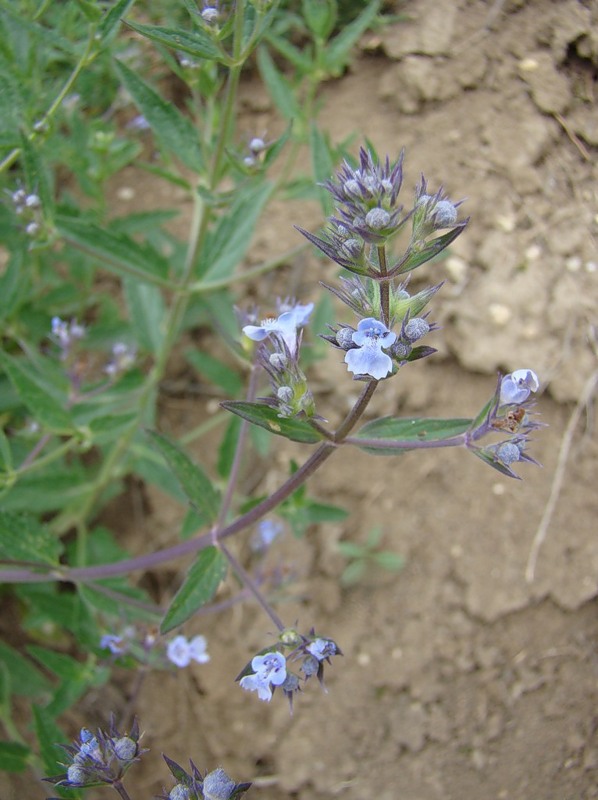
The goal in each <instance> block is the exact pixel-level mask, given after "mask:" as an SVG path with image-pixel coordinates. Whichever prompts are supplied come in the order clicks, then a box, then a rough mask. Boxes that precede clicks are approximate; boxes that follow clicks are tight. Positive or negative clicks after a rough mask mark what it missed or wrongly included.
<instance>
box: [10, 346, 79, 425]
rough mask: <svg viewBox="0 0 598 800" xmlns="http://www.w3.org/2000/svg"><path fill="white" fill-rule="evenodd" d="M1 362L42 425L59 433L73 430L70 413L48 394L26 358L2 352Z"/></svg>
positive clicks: (18, 392)
mask: <svg viewBox="0 0 598 800" xmlns="http://www.w3.org/2000/svg"><path fill="white" fill-rule="evenodd" d="M0 364H1V365H2V367H3V368H4V370H5V372H6V374H7V375H8V377H9V379H10V382H11V383H12V385H13V386H14V388H15V391H16V392H17V394H18V395H19V398H20V400H21V401H22V403H23V404H24V405H26V406H27V408H28V409H29V411H30V412H31V413H32V414H33V416H34V417H35V419H36V420H37V421H38V422H39V423H40V424H41V425H43V426H44V427H45V428H49V429H50V430H52V431H55V432H57V433H63V434H66V433H69V432H70V431H72V429H73V423H72V420H71V418H70V416H69V414H68V413H67V411H65V409H64V408H63V406H62V405H61V404H60V403H59V402H58V400H55V399H54V397H52V396H51V395H49V394H48V392H47V387H45V386H44V385H42V383H41V381H40V380H39V379H38V377H37V376H36V375H33V374H32V372H31V369H30V367H29V368H28V367H27V365H26V363H25V359H22V358H13V357H12V356H9V355H7V354H6V353H0Z"/></svg>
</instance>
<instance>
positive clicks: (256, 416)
mask: <svg viewBox="0 0 598 800" xmlns="http://www.w3.org/2000/svg"><path fill="white" fill-rule="evenodd" d="M221 406H222V407H223V408H226V409H227V411H232V412H233V414H238V415H239V416H240V417H243V419H246V420H247V421H248V422H251V423H252V424H253V425H259V426H260V428H265V429H266V430H267V431H270V433H275V434H277V435H278V436H284V437H285V439H291V440H292V441H293V442H304V443H307V444H314V443H315V442H321V441H322V436H321V435H320V434H319V433H318V432H317V431H316V430H314V429H313V428H312V426H311V425H310V424H309V423H308V422H304V421H303V420H300V419H285V418H284V417H279V416H278V413H277V411H276V409H275V408H271V407H270V406H267V405H264V404H262V403H247V402H245V401H244V400H240V401H226V402H224V403H221Z"/></svg>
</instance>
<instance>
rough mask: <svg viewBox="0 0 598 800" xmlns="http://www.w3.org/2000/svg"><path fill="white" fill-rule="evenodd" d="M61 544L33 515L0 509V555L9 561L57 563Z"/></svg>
mask: <svg viewBox="0 0 598 800" xmlns="http://www.w3.org/2000/svg"><path fill="white" fill-rule="evenodd" d="M61 549H62V548H61V545H60V542H59V541H58V539H56V537H55V536H54V535H53V534H52V532H51V531H50V530H49V529H48V528H46V527H45V526H44V525H42V524H41V523H39V522H38V521H37V520H36V519H34V518H33V517H28V516H25V515H24V514H16V513H14V512H11V511H4V510H2V511H0V556H1V557H2V558H5V559H8V560H10V561H33V562H38V563H43V564H52V565H54V564H58V556H59V555H60V551H61Z"/></svg>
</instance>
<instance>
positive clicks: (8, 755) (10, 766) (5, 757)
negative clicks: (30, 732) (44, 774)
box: [0, 742, 31, 772]
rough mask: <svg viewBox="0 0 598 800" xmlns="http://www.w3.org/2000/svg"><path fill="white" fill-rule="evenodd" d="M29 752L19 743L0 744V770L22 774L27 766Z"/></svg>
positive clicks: (24, 745)
mask: <svg viewBox="0 0 598 800" xmlns="http://www.w3.org/2000/svg"><path fill="white" fill-rule="evenodd" d="M30 755H31V750H30V749H29V748H28V747H27V745H26V744H21V742H0V769H1V770H6V771H7V772H22V771H23V770H24V769H26V768H27V767H28V766H29V756H30Z"/></svg>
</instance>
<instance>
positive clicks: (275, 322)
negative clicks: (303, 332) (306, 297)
mask: <svg viewBox="0 0 598 800" xmlns="http://www.w3.org/2000/svg"><path fill="white" fill-rule="evenodd" d="M313 308H314V304H313V303H307V304H306V305H300V304H298V305H296V306H293V307H292V308H290V309H289V310H288V311H285V312H284V313H282V314H281V315H280V316H279V317H277V318H274V317H269V318H268V319H264V320H262V324H261V325H245V327H244V328H243V333H244V334H245V336H247V337H248V338H249V339H253V341H254V342H262V341H263V340H264V339H265V338H266V337H267V336H269V335H270V334H271V333H277V334H278V335H279V336H281V337H282V339H283V340H284V342H285V344H286V346H287V347H288V349H289V352H290V353H291V355H294V354H295V350H296V349H297V330H298V329H299V328H302V327H303V326H304V325H306V324H307V321H308V319H309V315H310V314H311V312H312V311H313Z"/></svg>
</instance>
